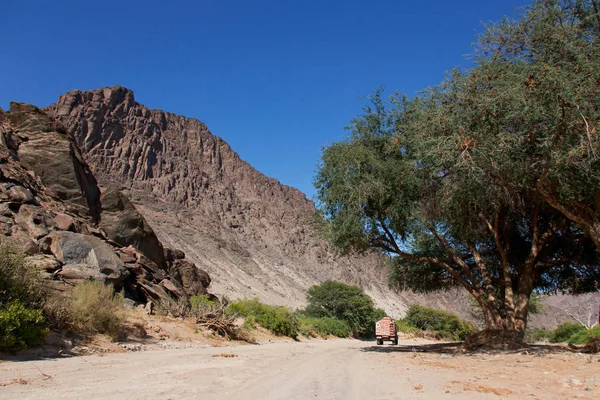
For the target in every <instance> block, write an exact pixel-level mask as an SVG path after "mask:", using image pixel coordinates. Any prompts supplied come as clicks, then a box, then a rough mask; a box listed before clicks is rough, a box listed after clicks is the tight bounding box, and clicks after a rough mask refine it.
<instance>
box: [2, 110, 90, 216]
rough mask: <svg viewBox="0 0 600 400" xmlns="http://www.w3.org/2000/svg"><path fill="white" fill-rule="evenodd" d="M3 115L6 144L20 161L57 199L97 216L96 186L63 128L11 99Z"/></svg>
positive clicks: (48, 117)
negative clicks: (6, 128) (5, 128)
mask: <svg viewBox="0 0 600 400" xmlns="http://www.w3.org/2000/svg"><path fill="white" fill-rule="evenodd" d="M5 119H7V120H8V121H9V122H10V130H8V131H7V135H6V141H7V145H8V147H10V148H12V149H13V150H14V151H15V152H16V153H17V155H18V157H19V159H20V161H21V162H22V164H23V165H24V166H25V167H26V168H27V169H29V170H31V171H33V172H35V174H36V175H37V176H39V177H40V178H41V180H42V182H43V183H44V185H46V186H47V187H48V188H49V189H51V190H52V191H53V192H54V193H55V194H56V195H57V196H58V197H59V198H60V199H61V200H63V201H66V202H67V203H70V204H71V205H72V206H73V207H74V208H76V209H77V210H78V211H79V212H81V213H82V214H87V215H90V216H91V217H92V219H94V220H98V218H99V215H100V202H99V200H100V190H99V189H98V185H97V183H96V179H95V178H94V176H93V175H92V172H91V170H90V168H89V167H88V165H87V164H86V163H85V161H83V157H82V156H81V152H80V151H79V148H78V147H77V145H76V144H75V142H74V141H73V139H72V137H71V136H70V135H68V134H67V132H66V130H65V128H64V127H62V125H60V124H59V123H57V122H56V121H54V119H52V118H51V117H50V116H49V115H47V114H46V113H45V112H43V111H41V110H40V109H39V108H37V107H35V106H32V105H29V104H23V103H14V102H13V103H11V105H10V111H9V112H8V113H6V114H5Z"/></svg>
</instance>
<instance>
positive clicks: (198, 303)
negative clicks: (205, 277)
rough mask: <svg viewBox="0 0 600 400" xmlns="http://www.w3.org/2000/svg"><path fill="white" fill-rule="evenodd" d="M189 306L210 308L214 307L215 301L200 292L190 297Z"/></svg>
mask: <svg viewBox="0 0 600 400" xmlns="http://www.w3.org/2000/svg"><path fill="white" fill-rule="evenodd" d="M190 306H191V307H192V308H211V307H216V306H217V303H216V302H215V301H214V300H211V299H210V297H208V296H207V295H205V294H202V295H196V296H192V297H190Z"/></svg>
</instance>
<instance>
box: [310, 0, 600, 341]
mask: <svg viewBox="0 0 600 400" xmlns="http://www.w3.org/2000/svg"><path fill="white" fill-rule="evenodd" d="M599 21H600V18H598V14H597V12H596V10H595V9H594V7H593V6H592V4H591V2H589V1H586V0H552V1H546V0H538V1H534V2H533V4H532V5H531V6H529V7H528V8H527V9H526V11H525V12H524V13H522V14H521V16H520V17H519V18H516V19H503V20H501V21H499V22H498V23H496V24H492V25H490V26H489V27H487V29H486V31H485V33H484V34H483V35H482V36H481V37H480V38H479V40H478V42H477V44H476V45H475V52H474V53H475V62H474V64H473V67H472V68H471V69H469V70H466V71H458V70H452V71H450V72H449V73H448V76H447V78H446V79H445V80H444V81H443V82H442V83H441V84H439V85H437V86H435V87H432V88H429V89H428V90H426V91H425V92H423V93H422V94H421V95H420V96H419V97H416V98H414V99H408V98H407V97H406V96H401V95H398V94H394V95H392V96H391V97H390V98H389V100H386V99H384V98H383V96H382V91H381V90H378V91H376V92H375V93H374V94H373V95H372V96H370V97H369V100H370V103H369V104H368V105H366V106H365V107H364V108H363V113H362V115H360V116H359V117H357V118H356V119H354V120H353V121H352V122H351V124H350V126H349V127H348V129H349V131H350V134H349V135H348V137H347V139H346V140H344V141H342V142H338V143H334V144H332V145H331V146H329V147H327V148H325V149H323V152H322V156H321V163H320V164H319V166H318V171H317V176H316V177H315V187H316V189H317V197H318V206H319V209H320V212H321V213H322V215H323V221H322V224H323V225H325V228H321V229H320V231H321V232H324V234H325V235H326V236H327V237H328V238H329V239H330V241H331V242H332V243H333V244H334V245H335V246H336V247H337V248H339V249H340V250H341V251H343V252H351V251H365V250H367V249H377V250H379V251H381V252H382V253H384V254H386V255H388V256H390V257H389V258H390V264H391V268H392V274H391V276H392V279H393V283H394V284H396V285H397V286H400V287H408V288H412V289H414V290H418V291H431V290H438V289H443V288H447V287H450V286H453V285H461V286H463V287H464V288H465V289H466V290H468V291H469V293H471V294H473V295H474V296H475V297H477V299H478V304H479V305H480V306H481V307H482V309H485V310H484V311H486V313H484V315H485V316H486V317H487V318H486V323H487V324H488V327H489V328H490V329H499V328H506V329H511V330H515V331H519V332H520V333H524V332H523V331H524V327H525V323H524V322H525V320H526V318H527V306H528V300H529V296H530V295H531V293H532V292H534V291H535V289H539V290H541V291H544V290H556V289H558V290H564V291H573V292H584V291H589V290H592V289H593V288H594V285H595V283H596V282H598V280H600V268H598V266H599V265H600V253H599V252H598V251H596V250H597V249H596V248H595V246H594V245H596V246H598V247H597V248H598V249H600V232H596V231H595V229H596V228H594V227H595V226H597V225H594V223H593V222H594V221H596V223H597V221H598V220H599V219H600V210H599V209H598V203H597V201H596V200H595V199H597V198H598V196H600V179H599V178H598V176H599V174H598V172H599V170H600V154H598V151H599V150H598V149H599V148H600V135H598V134H597V125H598V123H599V122H598V121H600V108H598V107H597V104H598V101H599V100H600V97H599V89H598V88H599V85H600V83H599V82H600V81H598V74H597V69H598V65H600V52H599V51H598V45H599V44H600V27H599V26H598V24H599ZM590 238H591V239H592V240H595V241H596V242H592V241H591V240H590ZM595 238H596V239H595ZM506 282H510V283H509V284H508V285H506ZM484 303H487V304H486V305H484ZM535 306H536V303H535V302H534V303H533V310H534V311H535ZM509 317H510V318H509ZM500 320H501V321H500ZM498 321H500V322H498ZM512 321H516V322H515V323H513V322H512Z"/></svg>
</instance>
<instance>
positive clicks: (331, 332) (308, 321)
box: [298, 316, 350, 338]
mask: <svg viewBox="0 0 600 400" xmlns="http://www.w3.org/2000/svg"><path fill="white" fill-rule="evenodd" d="M298 330H299V331H300V333H301V334H302V335H303V336H306V337H316V336H321V337H327V336H337V337H340V338H347V337H348V336H350V327H349V326H348V324H347V323H346V322H344V321H342V320H340V319H337V318H329V317H324V318H315V317H306V316H299V317H298Z"/></svg>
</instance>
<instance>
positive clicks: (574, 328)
mask: <svg viewBox="0 0 600 400" xmlns="http://www.w3.org/2000/svg"><path fill="white" fill-rule="evenodd" d="M585 330H586V329H585V327H584V326H583V325H581V324H578V323H575V322H569V321H567V322H565V323H563V324H561V325H559V326H558V327H557V328H556V329H555V330H554V332H553V333H552V335H551V336H550V343H566V342H569V340H570V339H571V337H572V336H573V335H575V334H577V333H579V332H581V331H585Z"/></svg>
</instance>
